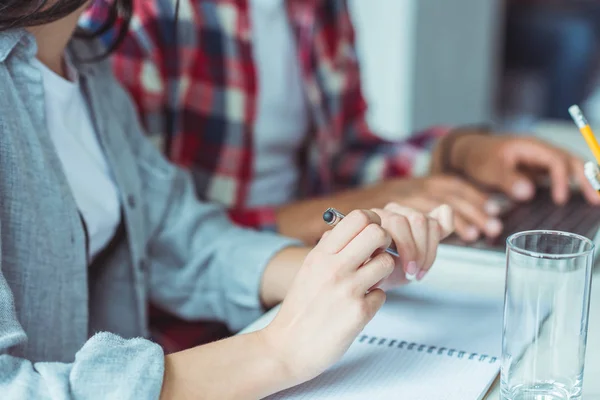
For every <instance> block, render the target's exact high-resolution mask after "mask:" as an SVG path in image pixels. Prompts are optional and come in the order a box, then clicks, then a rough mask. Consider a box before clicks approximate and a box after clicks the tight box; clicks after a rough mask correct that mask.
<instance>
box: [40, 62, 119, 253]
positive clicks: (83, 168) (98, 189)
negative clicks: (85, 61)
mask: <svg viewBox="0 0 600 400" xmlns="http://www.w3.org/2000/svg"><path fill="white" fill-rule="evenodd" d="M35 63H36V65H37V67H38V69H39V70H40V72H41V73H42V78H43V81H44V96H45V102H46V125H47V128H48V132H49V133H50V137H51V139H52V142H53V143H54V146H55V147H56V152H57V153H58V156H59V158H60V161H61V163H62V165H63V169H64V172H65V175H66V177H67V181H68V182H69V185H70V187H71V190H72V192H73V196H74V198H75V201H76V203H77V206H78V207H79V212H80V213H81V215H82V217H83V219H84V221H85V224H86V227H87V231H88V240H89V250H90V257H91V258H92V259H93V258H94V257H95V256H96V255H97V254H98V252H99V251H101V250H102V249H103V248H104V247H105V246H106V245H107V244H108V243H109V241H110V240H111V239H112V237H113V236H114V234H115V231H116V228H117V226H118V225H119V222H120V218H121V207H120V201H119V192H118V189H117V187H116V185H115V183H114V181H113V179H112V177H111V173H110V169H109V167H108V164H107V162H106V159H105V158H104V154H103V152H102V149H101V148H100V144H99V143H98V139H97V137H96V132H95V128H94V126H93V124H92V120H91V118H90V114H89V111H88V108H87V103H86V101H85V99H84V97H83V94H82V92H81V88H80V86H79V83H78V80H79V79H78V76H77V74H76V72H75V70H74V69H73V68H71V67H70V66H69V64H68V63H67V70H68V71H69V78H70V80H66V79H64V78H62V77H61V76H59V75H57V74H56V73H54V72H53V71H52V70H50V69H49V68H48V67H46V66H45V65H44V64H42V63H41V62H40V61H38V60H37V59H36V60H35Z"/></svg>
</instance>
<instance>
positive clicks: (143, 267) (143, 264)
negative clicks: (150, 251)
mask: <svg viewBox="0 0 600 400" xmlns="http://www.w3.org/2000/svg"><path fill="white" fill-rule="evenodd" d="M147 269H148V261H147V260H146V259H145V258H142V259H141V260H140V271H142V272H146V270H147Z"/></svg>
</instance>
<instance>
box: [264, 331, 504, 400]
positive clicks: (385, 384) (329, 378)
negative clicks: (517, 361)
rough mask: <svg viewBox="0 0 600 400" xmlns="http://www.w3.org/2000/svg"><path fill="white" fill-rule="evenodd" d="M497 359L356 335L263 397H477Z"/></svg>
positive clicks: (432, 399) (438, 399) (325, 399)
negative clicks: (314, 368)
mask: <svg viewBox="0 0 600 400" xmlns="http://www.w3.org/2000/svg"><path fill="white" fill-rule="evenodd" d="M498 364H499V362H498V361H496V362H494V363H490V362H489V361H487V360H486V361H483V362H480V361H476V360H469V359H468V357H464V358H462V359H461V358H458V357H449V356H447V355H439V354H437V353H436V352H433V353H428V352H427V351H425V352H418V351H415V350H407V349H399V348H398V347H395V346H393V347H388V346H387V345H385V344H384V345H373V344H368V342H360V341H357V342H355V344H354V345H353V346H352V347H351V348H350V350H349V351H348V353H346V354H345V355H344V357H343V358H342V360H341V362H339V363H338V364H337V365H336V366H335V367H334V368H332V369H330V370H328V371H326V372H325V373H324V374H323V375H321V376H319V377H317V378H315V379H313V380H312V381H310V382H307V383H305V384H303V385H300V386H297V387H295V388H292V389H290V390H288V391H284V392H281V393H278V394H275V395H273V396H271V397H269V398H268V399H269V400H278V399H287V400H312V399H319V400H329V399H331V400H333V399H336V400H339V399H344V400H365V399H369V400H392V399H403V400H477V399H481V398H482V397H483V396H484V395H485V393H486V392H487V390H488V388H489V386H490V385H491V383H492V382H493V381H494V379H495V378H496V375H497V372H498V368H499V365H498Z"/></svg>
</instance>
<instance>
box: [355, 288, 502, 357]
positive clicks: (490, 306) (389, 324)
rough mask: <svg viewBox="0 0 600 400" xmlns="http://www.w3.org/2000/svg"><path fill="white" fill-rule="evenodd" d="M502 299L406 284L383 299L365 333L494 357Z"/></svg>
mask: <svg viewBox="0 0 600 400" xmlns="http://www.w3.org/2000/svg"><path fill="white" fill-rule="evenodd" d="M503 308H504V299H501V298H498V299H489V298H480V297H474V296H471V295H466V294H462V293H458V292H453V291H440V290H437V289H433V288H430V287H427V286H422V285H408V286H406V287H403V288H401V289H397V290H394V291H390V292H388V293H387V300H386V303H385V305H384V306H383V307H382V309H381V310H380V311H379V312H378V313H377V315H376V316H375V318H373V320H372V321H371V322H370V323H369V324H368V325H367V326H366V328H365V333H368V334H371V335H375V336H378V335H379V336H387V337H391V338H400V339H402V340H406V341H409V342H417V343H424V344H431V345H436V346H444V347H448V348H454V349H462V350H468V351H469V352H475V353H480V354H488V355H495V356H498V355H500V354H501V352H502V314H503Z"/></svg>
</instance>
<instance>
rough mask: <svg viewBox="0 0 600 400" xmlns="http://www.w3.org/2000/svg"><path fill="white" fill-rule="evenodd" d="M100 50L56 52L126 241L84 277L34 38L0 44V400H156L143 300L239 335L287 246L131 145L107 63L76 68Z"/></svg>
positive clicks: (158, 370) (158, 375)
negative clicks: (74, 74)
mask: <svg viewBox="0 0 600 400" xmlns="http://www.w3.org/2000/svg"><path fill="white" fill-rule="evenodd" d="M101 51H102V49H100V48H99V46H97V45H96V44H95V43H91V42H83V41H78V40H77V41H73V43H71V45H70V50H69V52H70V55H71V56H72V59H73V60H74V64H75V67H76V68H77V70H78V72H79V73H80V75H81V79H82V81H81V85H82V88H83V90H84V94H85V97H86V100H87V102H88V107H89V110H90V114H91V116H92V119H93V121H94V123H95V128H96V132H97V134H98V139H99V141H100V143H101V145H102V148H103V151H104V153H105V155H106V157H107V160H108V163H109V165H110V168H111V172H112V173H113V175H114V178H115V181H116V183H117V186H118V188H119V191H120V193H121V202H122V204H123V218H124V223H125V229H126V232H127V234H126V239H125V240H123V241H122V243H119V244H118V245H117V247H116V249H115V250H114V251H112V252H111V254H110V256H109V257H108V258H107V259H105V260H104V261H103V264H102V265H100V266H99V267H98V268H94V269H93V270H88V268H87V266H88V260H87V257H88V256H87V253H86V243H85V234H84V230H83V227H82V224H81V220H80V217H79V214H78V211H77V207H76V204H75V201H74V199H73V196H72V194H71V190H70V188H69V186H68V183H67V181H66V178H65V174H64V171H63V170H62V165H61V163H60V160H59V159H58V156H57V154H56V152H55V150H54V147H53V144H52V142H51V140H50V137H49V135H48V132H47V130H46V124H45V115H44V110H45V107H44V96H43V90H44V88H43V85H42V81H41V74H40V72H39V70H38V69H37V68H36V67H35V64H34V63H32V59H33V57H34V56H35V54H36V52H37V49H36V44H35V40H34V39H33V37H32V36H31V35H29V34H28V33H26V32H25V31H24V30H14V31H8V32H2V33H0V398H2V399H30V398H35V399H45V398H51V399H88V398H90V399H92V398H102V399H105V398H114V399H130V398H135V399H147V398H148V399H150V398H157V397H158V395H159V393H160V387H161V384H162V376H163V353H162V350H161V349H160V347H159V346H158V345H156V344H153V343H152V342H150V341H148V340H146V339H143V338H144V337H146V336H147V334H148V330H147V315H146V308H147V303H148V301H150V300H151V301H152V302H154V303H155V304H157V305H159V306H160V307H162V308H163V309H166V310H168V311H170V312H173V313H175V314H176V315H178V316H180V317H183V318H186V319H201V318H202V319H216V320H221V321H225V322H227V323H228V324H229V326H230V328H231V329H233V330H237V329H240V328H242V327H243V326H245V325H246V324H248V323H249V322H251V321H252V320H253V319H255V318H257V317H258V316H259V315H260V313H261V312H262V310H261V305H260V301H259V285H260V279H261V276H262V273H263V270H264V268H265V266H266V264H267V263H268V261H269V260H270V259H271V257H272V256H273V255H274V254H275V253H276V252H278V251H279V250H281V249H282V248H284V247H287V246H290V245H295V242H293V241H291V240H288V239H284V238H282V237H279V236H276V235H272V234H268V233H258V232H254V231H250V230H244V229H241V228H238V227H236V226H234V225H232V223H231V222H230V221H229V219H228V218H227V216H226V214H225V213H224V212H223V210H222V209H221V208H220V207H218V206H216V205H209V204H203V203H200V202H198V200H197V199H196V197H195V191H194V188H193V186H192V181H191V179H190V178H189V176H188V175H187V174H186V173H185V172H183V171H182V170H180V169H177V168H175V167H174V166H172V165H171V164H169V163H168V162H167V161H165V159H164V158H163V157H162V156H161V154H160V153H159V152H158V151H157V150H156V149H155V148H154V146H153V145H152V144H151V143H149V142H148V141H147V140H146V139H145V138H144V135H143V133H142V131H141V128H140V124H139V122H138V120H137V117H136V113H135V109H134V107H133V105H132V102H131V101H130V99H129V98H128V96H127V94H126V93H125V92H124V90H123V89H122V88H121V87H120V86H119V85H118V84H117V82H116V81H115V80H114V79H113V77H112V75H111V71H110V67H109V64H108V63H107V62H99V63H83V62H78V61H77V60H78V59H79V60H86V59H90V58H92V57H93V56H95V55H98V54H99V53H100V52H101ZM198 379H202V377H201V376H199V377H198Z"/></svg>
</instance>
